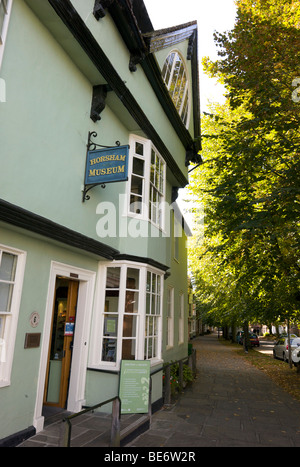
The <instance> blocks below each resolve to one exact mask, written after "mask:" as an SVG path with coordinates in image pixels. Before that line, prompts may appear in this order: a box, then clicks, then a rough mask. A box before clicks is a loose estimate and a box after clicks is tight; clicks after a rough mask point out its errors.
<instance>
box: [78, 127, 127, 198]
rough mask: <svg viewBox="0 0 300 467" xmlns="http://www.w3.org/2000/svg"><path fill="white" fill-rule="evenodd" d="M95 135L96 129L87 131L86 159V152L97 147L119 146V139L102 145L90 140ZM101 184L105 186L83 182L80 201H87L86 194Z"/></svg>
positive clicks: (87, 196)
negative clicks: (113, 142) (108, 144)
mask: <svg viewBox="0 0 300 467" xmlns="http://www.w3.org/2000/svg"><path fill="white" fill-rule="evenodd" d="M96 137H97V133H96V131H89V135H88V142H87V145H86V147H87V150H86V161H87V158H88V152H89V151H95V150H96V149H97V148H109V149H111V148H117V147H119V146H120V144H121V143H120V141H116V142H115V146H104V145H102V144H97V143H94V141H92V138H96ZM99 185H100V186H101V188H105V187H106V185H105V183H100V184H99V183H95V184H93V185H86V183H85V182H84V188H83V190H82V202H83V203H84V202H85V201H88V200H89V199H90V196H89V195H88V194H87V193H88V192H89V191H90V190H91V189H92V188H95V186H99Z"/></svg>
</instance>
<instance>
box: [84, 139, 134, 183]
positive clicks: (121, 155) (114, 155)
mask: <svg viewBox="0 0 300 467" xmlns="http://www.w3.org/2000/svg"><path fill="white" fill-rule="evenodd" d="M128 155H129V146H128V145H126V146H115V147H112V148H102V149H95V150H92V151H88V152H87V160H86V170H85V185H102V184H105V183H112V182H124V181H126V180H127V179H128Z"/></svg>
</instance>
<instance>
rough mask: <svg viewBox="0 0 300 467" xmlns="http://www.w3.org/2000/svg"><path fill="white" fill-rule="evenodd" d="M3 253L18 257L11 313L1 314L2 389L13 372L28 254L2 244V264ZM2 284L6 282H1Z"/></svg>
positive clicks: (0, 363)
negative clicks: (2, 319)
mask: <svg viewBox="0 0 300 467" xmlns="http://www.w3.org/2000/svg"><path fill="white" fill-rule="evenodd" d="M2 253H9V254H12V255H15V256H16V261H17V263H16V269H15V277H14V281H13V282H11V281H9V282H10V283H11V284H12V285H13V290H12V295H11V300H10V311H6V312H0V317H2V318H4V321H3V323H4V324H3V327H4V329H3V331H2V336H0V337H1V339H2V340H1V347H2V348H1V359H0V388H1V387H5V386H10V384H11V370H12V364H13V356H14V349H15V341H16V332H17V325H18V318H19V310H20V302H21V295H22V287H23V280H24V272H25V263H26V252H25V251H21V250H17V249H15V248H11V247H9V246H5V245H1V244H0V263H1V257H2ZM1 282H2V283H3V282H4V281H1Z"/></svg>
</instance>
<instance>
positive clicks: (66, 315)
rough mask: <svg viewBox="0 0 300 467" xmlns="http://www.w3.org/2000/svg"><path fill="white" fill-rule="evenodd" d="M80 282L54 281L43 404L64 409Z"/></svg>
mask: <svg viewBox="0 0 300 467" xmlns="http://www.w3.org/2000/svg"><path fill="white" fill-rule="evenodd" d="M78 288H79V282H77V281H73V280H69V279H66V278H58V279H57V281H56V293H55V297H54V309H53V322H52V333H51V340H50V346H49V358H48V366H47V376H46V384H45V393H44V404H45V405H52V406H56V407H61V408H65V407H66V404H67V398H68V390H69V380H70V373H71V362H72V350H73V339H74V332H75V319H76V307H77V298H78Z"/></svg>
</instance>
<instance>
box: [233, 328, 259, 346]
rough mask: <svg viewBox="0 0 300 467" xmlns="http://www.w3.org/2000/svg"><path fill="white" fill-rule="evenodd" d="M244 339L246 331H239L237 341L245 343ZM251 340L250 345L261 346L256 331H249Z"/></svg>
mask: <svg viewBox="0 0 300 467" xmlns="http://www.w3.org/2000/svg"><path fill="white" fill-rule="evenodd" d="M243 339H244V331H239V332H238V333H237V335H236V341H237V343H238V344H241V345H243ZM249 340H250V345H251V346H252V347H254V346H257V347H259V340H258V337H257V335H256V334H255V333H254V332H249Z"/></svg>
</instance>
